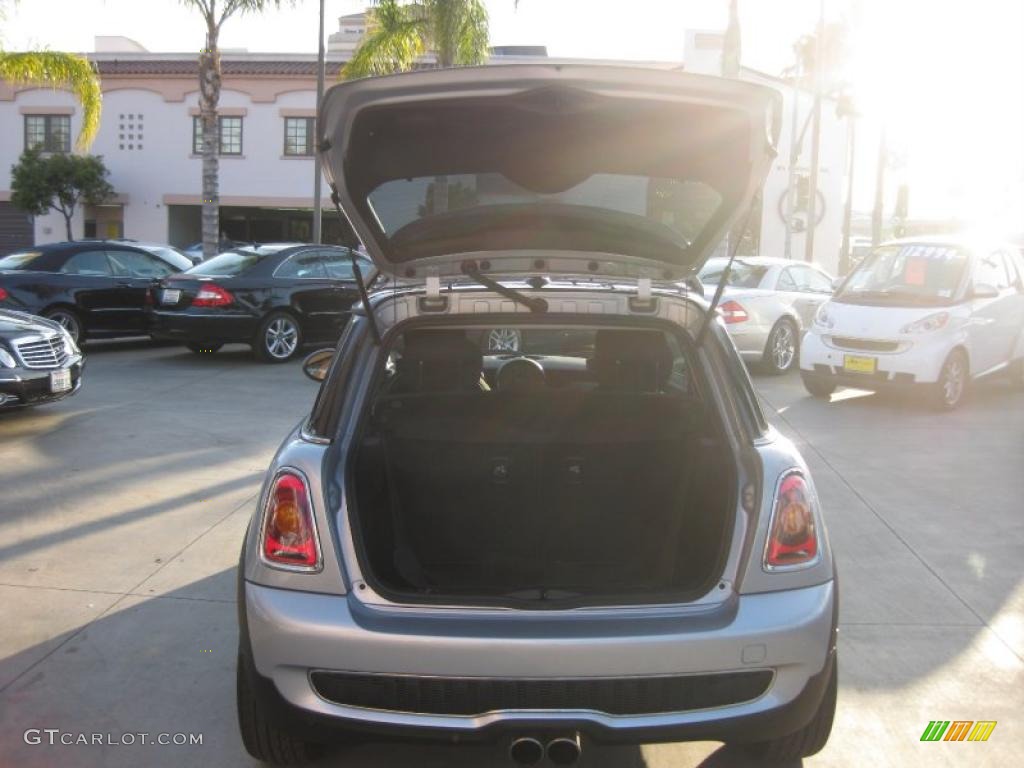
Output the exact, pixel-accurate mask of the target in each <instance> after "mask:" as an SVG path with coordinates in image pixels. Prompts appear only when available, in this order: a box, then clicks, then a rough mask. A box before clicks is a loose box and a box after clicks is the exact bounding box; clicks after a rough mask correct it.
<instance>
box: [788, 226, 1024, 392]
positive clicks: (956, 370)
mask: <svg viewBox="0 0 1024 768" xmlns="http://www.w3.org/2000/svg"><path fill="white" fill-rule="evenodd" d="M1000 372H1007V373H1009V374H1010V375H1011V376H1012V377H1013V379H1014V381H1015V382H1017V383H1018V384H1020V385H1024V262H1022V260H1021V257H1020V255H1019V254H1018V253H1017V252H1016V251H1015V250H1014V249H1013V248H1012V247H1010V246H1006V245H980V244H973V243H968V242H966V241H963V240H957V239H953V238H946V239H934V238H931V239H921V238H918V239H906V240H897V241H893V242H890V243H885V244H883V245H881V246H880V247H879V248H878V249H876V250H875V251H874V252H873V253H872V254H871V255H870V256H868V257H866V258H865V259H864V261H863V262H861V264H860V265H859V266H858V267H857V269H855V270H854V271H853V272H852V273H851V274H850V276H849V277H848V278H847V279H846V280H845V281H844V282H843V284H842V285H841V286H840V288H839V290H838V291H837V292H836V295H835V296H834V297H833V299H832V300H831V301H829V302H828V303H827V304H824V305H823V306H822V307H821V309H820V310H818V314H817V317H816V318H815V320H814V324H813V325H812V326H811V329H810V331H809V332H808V333H807V334H806V335H805V336H804V339H803V344H802V345H801V348H800V374H801V376H802V377H803V380H804V384H805V386H806V387H807V390H808V391H809V392H810V393H811V394H812V395H814V396H815V397H821V398H827V397H829V396H830V395H831V394H832V392H833V391H835V389H836V387H838V386H844V385H845V386H852V387H857V388H860V389H869V390H881V389H889V388H904V389H909V388H914V387H917V388H920V389H921V390H922V391H923V392H924V394H925V395H926V397H927V399H928V400H929V402H930V403H931V404H932V405H933V406H935V407H936V408H939V409H942V410H951V409H953V408H956V407H957V406H958V405H960V403H961V402H962V401H963V398H964V395H965V393H966V391H967V388H968V385H969V384H970V382H971V381H973V380H975V379H978V378H980V377H982V376H988V375H990V374H994V373H1000Z"/></svg>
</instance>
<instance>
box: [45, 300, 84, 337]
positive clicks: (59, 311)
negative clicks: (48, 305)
mask: <svg viewBox="0 0 1024 768" xmlns="http://www.w3.org/2000/svg"><path fill="white" fill-rule="evenodd" d="M43 317H45V318H46V319H47V320H52V321H53V322H55V323H57V324H58V325H60V326H61V327H62V328H64V330H66V331H67V332H68V333H70V334H71V338H73V339H74V340H75V344H78V343H80V342H82V341H85V326H83V325H82V318H81V317H79V315H78V313H77V312H75V310H73V309H69V308H68V307H54V308H53V309H48V310H46V311H45V312H43Z"/></svg>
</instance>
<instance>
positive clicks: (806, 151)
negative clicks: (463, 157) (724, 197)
mask: <svg viewBox="0 0 1024 768" xmlns="http://www.w3.org/2000/svg"><path fill="white" fill-rule="evenodd" d="M364 32H365V20H364V18H363V16H362V15H361V14H357V15H354V16H345V17H342V18H341V19H340V27H339V32H338V33H336V34H335V35H332V36H331V48H332V52H331V53H329V54H328V63H327V77H328V83H330V82H333V81H334V80H335V78H336V77H337V74H338V72H339V70H340V68H341V66H342V64H343V63H344V61H346V60H347V59H348V57H349V56H350V55H351V52H352V50H354V48H355V45H356V44H357V43H358V40H359V38H360V37H361V36H362V34H363V33H364ZM721 37H722V36H721V34H720V33H713V32H700V31H695V32H689V33H687V36H686V45H685V49H684V61H683V64H682V68H683V69H686V70H688V71H694V72H700V73H706V74H717V73H718V71H719V70H720V60H721ZM97 44H98V45H97V48H98V51H97V52H96V53H94V54H90V58H91V59H92V60H93V61H94V62H95V63H96V66H97V69H98V70H99V74H100V78H101V81H102V87H103V117H102V121H101V125H100V130H99V134H98V136H97V138H96V141H95V143H94V144H93V146H92V147H91V149H90V151H91V152H92V153H93V154H97V155H102V156H103V160H104V162H105V163H106V165H107V167H108V168H109V170H110V182H111V183H112V184H113V186H114V188H115V190H116V192H117V196H116V197H115V198H114V199H113V200H111V201H110V204H109V205H105V206H101V207H95V208H93V207H89V206H85V207H80V209H79V210H78V212H77V213H76V216H75V221H74V222H73V231H74V233H75V236H76V237H127V238H132V239H136V240H151V241H160V242H170V243H172V244H175V245H178V246H184V245H188V244H191V243H194V242H196V241H198V240H199V239H200V205H201V200H202V198H201V163H202V160H201V157H200V154H199V152H198V151H197V150H198V149H199V147H198V145H197V144H196V141H197V138H198V137H197V134H196V132H194V121H195V119H196V117H197V116H198V114H199V89H198V83H197V77H198V71H197V62H196V58H195V56H193V55H186V54H171V53H149V52H146V51H144V50H138V49H139V48H141V46H139V45H138V44H137V43H134V41H128V40H125V39H123V38H109V37H108V38H98V39H97ZM525 51H528V52H529V53H537V52H540V51H542V49H533V48H530V49H520V48H516V49H514V50H512V49H509V50H501V51H500V52H499V51H496V55H494V56H493V57H492V60H491V63H493V64H511V63H522V62H528V61H536V56H535V55H523V53H524V52H525ZM549 60H550V61H552V62H565V63H567V62H568V60H564V59H549ZM595 63H596V62H595ZM602 63H609V62H602ZM633 64H634V65H639V66H649V67H657V68H660V69H676V68H680V63H679V62H633ZM222 69H223V81H222V91H221V98H220V107H219V114H220V120H221V153H220V202H221V213H220V218H221V229H222V232H223V234H224V236H225V237H228V238H232V239H239V240H255V241H264V242H267V241H274V240H289V241H302V240H307V239H309V238H310V236H311V233H312V190H313V173H314V164H313V154H312V153H313V145H312V144H313V118H314V116H315V114H316V111H315V110H316V57H315V56H313V55H311V54H253V53H245V52H225V53H223V55H222ZM743 77H744V78H748V79H751V80H754V81H759V82H763V83H765V84H767V85H769V86H772V87H775V88H777V89H779V90H780V91H782V93H783V95H784V98H785V106H784V109H783V126H782V135H781V142H780V153H779V157H778V159H777V160H776V162H775V164H774V165H773V167H772V170H771V172H770V174H769V177H768V180H767V183H766V184H765V189H764V195H763V206H762V210H761V213H760V216H759V217H755V220H754V222H753V229H754V231H755V236H754V238H753V240H754V243H755V244H756V247H757V249H758V250H759V251H760V252H761V253H762V254H766V255H774V256H783V255H786V249H785V243H786V227H785V217H784V214H785V210H786V207H785V197H786V190H787V189H788V187H789V182H790V169H789V147H790V137H791V135H792V130H793V126H791V125H790V117H791V104H792V99H793V98H797V99H799V102H800V103H799V115H800V116H799V118H798V121H797V130H799V127H800V126H801V125H802V123H803V120H804V118H805V117H806V115H807V114H808V113H809V110H810V107H811V103H812V100H811V97H810V95H809V94H806V93H801V92H795V91H794V90H793V89H792V88H791V87H790V86H789V85H787V84H786V83H784V82H782V81H781V80H778V79H777V78H773V77H770V76H768V75H765V74H763V73H759V72H755V71H752V70H744V72H743ZM80 122H81V110H80V107H79V106H78V104H77V103H76V102H75V100H74V98H73V97H72V96H71V94H70V93H68V92H66V91H62V90H56V91H55V90H50V89H39V88H20V87H19V88H13V87H11V86H10V85H8V84H4V83H0V126H2V130H3V135H5V136H6V137H8V138H7V140H6V141H4V142H3V143H2V144H0V253H2V252H8V251H10V250H13V249H14V248H21V247H25V246H27V245H31V244H32V243H45V242H52V241H55V240H61V239H63V237H64V226H63V220H62V219H61V218H60V217H59V215H57V214H52V215H46V216H38V217H35V219H34V220H33V219H32V218H31V217H28V216H26V215H25V214H23V213H20V212H18V211H17V210H16V209H14V208H13V206H12V205H11V203H10V202H9V200H10V167H11V166H12V165H13V164H14V163H16V162H17V159H18V156H19V155H20V153H21V152H22V150H23V149H24V148H25V146H26V142H27V141H29V140H30V137H34V138H35V139H38V138H39V137H40V136H43V137H44V138H45V139H46V140H47V141H54V142H56V143H57V144H61V143H62V144H63V147H55V148H58V149H59V148H63V149H65V150H68V149H70V147H71V145H72V143H73V142H74V137H75V136H76V135H77V133H78V130H79V126H80ZM822 125H823V129H822V142H821V147H822V151H821V176H820V181H819V210H820V211H822V213H821V221H820V222H819V224H818V229H817V232H816V238H815V254H814V260H815V261H816V262H818V263H820V264H821V265H822V266H823V267H825V268H826V269H829V270H831V271H835V268H836V264H837V261H838V254H839V246H840V239H841V221H842V208H843V178H844V175H845V157H846V146H847V145H846V126H845V124H844V123H843V122H842V121H841V120H838V119H837V118H836V117H835V115H834V106H833V105H830V104H826V108H825V109H824V110H823V121H822ZM30 129H31V130H30ZM809 158H810V141H809V140H807V141H805V142H804V147H803V152H802V153H801V155H800V157H799V159H798V162H797V165H796V168H795V177H796V179H797V183H798V186H800V184H801V182H800V180H801V179H803V180H804V183H803V187H804V188H806V183H805V182H806V178H807V172H808V169H809V165H810V159H809ZM797 197H798V198H799V197H800V196H799V195H798V196H797ZM806 203H807V201H806V195H804V199H803V200H802V203H798V206H797V214H796V217H795V218H796V219H797V229H800V228H801V225H802V224H803V225H806V221H807V216H806V211H801V210H800V209H801V206H802V207H803V208H806ZM323 205H324V218H323V225H324V239H325V241H328V242H339V241H345V240H347V239H348V237H349V236H350V235H349V233H348V230H347V227H344V225H342V224H341V223H340V222H339V221H338V219H337V218H336V216H335V214H334V212H333V210H332V207H331V205H330V203H329V201H328V200H326V199H325V200H324V201H323ZM805 236H806V235H805V233H804V232H803V231H796V232H794V233H793V234H792V237H791V243H790V255H791V256H792V257H793V258H797V259H802V258H803V256H804V242H805V241H804V238H805Z"/></svg>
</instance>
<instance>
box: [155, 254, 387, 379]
mask: <svg viewBox="0 0 1024 768" xmlns="http://www.w3.org/2000/svg"><path fill="white" fill-rule="evenodd" d="M353 253H354V252H351V251H350V250H349V249H348V248H342V247H339V246H329V245H292V244H277V245H273V244H269V245H261V246H257V247H254V248H239V249H236V250H232V251H227V252H225V253H222V254H220V255H218V256H214V257H213V258H212V259H209V260H207V261H204V262H203V263H202V264H198V265H196V266H195V267H193V268H192V269H189V270H188V271H187V272H184V273H183V274H180V275H172V276H170V277H167V278H165V279H163V280H161V281H160V284H159V286H158V287H157V288H156V289H154V293H153V300H152V304H151V306H150V316H151V318H152V322H151V326H150V333H151V334H152V335H153V337H154V338H157V339H170V340H177V341H181V342H184V343H185V344H186V345H187V346H188V348H189V349H191V350H192V351H193V352H195V353H197V354H210V353H213V352H216V351H217V350H218V349H220V348H221V347H222V346H223V345H224V344H229V343H234V342H241V343H244V344H249V345H251V346H252V348H253V349H254V350H255V352H256V354H257V355H258V356H259V357H260V358H262V359H263V360H266V361H267V362H271V363H281V362H284V361H285V360H289V359H290V358H292V357H294V356H295V355H296V354H297V353H298V351H299V349H300V348H301V346H302V345H303V344H306V343H312V342H319V343H333V342H334V341H335V340H336V339H337V338H338V335H339V334H340V333H341V330H342V328H344V326H345V323H346V322H347V321H348V317H349V310H350V308H351V306H352V303H353V302H355V301H356V300H357V299H358V298H359V292H358V288H357V285H356V279H355V273H354V271H353V266H352V256H353ZM354 255H355V257H356V259H357V260H358V261H359V264H360V272H361V273H362V275H363V279H364V280H366V281H367V283H369V282H371V281H372V279H373V277H374V275H375V272H376V270H375V269H374V267H373V265H372V264H371V263H370V262H369V261H367V260H365V258H364V257H363V256H361V255H360V254H358V253H354Z"/></svg>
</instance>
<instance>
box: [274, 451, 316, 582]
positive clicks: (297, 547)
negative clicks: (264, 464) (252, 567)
mask: <svg viewBox="0 0 1024 768" xmlns="http://www.w3.org/2000/svg"><path fill="white" fill-rule="evenodd" d="M260 546H261V548H262V555H263V560H264V562H266V563H268V564H270V565H273V566H277V567H283V568H288V569H292V570H302V571H316V570H319V569H320V544H319V542H318V541H317V535H316V527H315V526H314V524H313V507H312V505H311V504H310V501H309V487H308V485H307V484H306V480H305V478H303V477H302V475H300V474H298V473H297V472H293V471H289V470H286V471H284V472H281V473H280V474H278V475H277V477H275V478H274V482H273V485H271V487H270V492H269V493H268V494H267V504H266V508H265V510H264V512H263V535H262V543H261V545H260Z"/></svg>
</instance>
